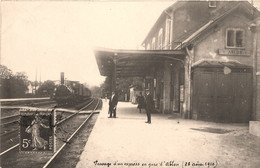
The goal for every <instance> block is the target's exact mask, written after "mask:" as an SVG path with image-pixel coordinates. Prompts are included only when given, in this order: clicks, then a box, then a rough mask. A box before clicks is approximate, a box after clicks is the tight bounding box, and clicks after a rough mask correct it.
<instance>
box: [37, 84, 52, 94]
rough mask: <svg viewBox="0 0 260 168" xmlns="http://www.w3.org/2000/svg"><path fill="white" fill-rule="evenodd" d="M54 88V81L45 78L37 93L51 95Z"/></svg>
mask: <svg viewBox="0 0 260 168" xmlns="http://www.w3.org/2000/svg"><path fill="white" fill-rule="evenodd" d="M54 89H55V83H54V82H53V81H51V80H47V81H45V82H43V84H42V85H41V86H40V87H39V89H38V92H37V94H38V95H39V96H52V95H53V92H54Z"/></svg>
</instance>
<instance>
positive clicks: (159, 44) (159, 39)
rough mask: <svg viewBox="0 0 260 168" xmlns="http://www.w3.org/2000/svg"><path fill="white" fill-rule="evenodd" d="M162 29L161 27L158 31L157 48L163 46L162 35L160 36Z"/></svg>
mask: <svg viewBox="0 0 260 168" xmlns="http://www.w3.org/2000/svg"><path fill="white" fill-rule="evenodd" d="M162 32H163V29H162V28H161V29H160V31H159V33H158V49H162V48H163V36H162Z"/></svg>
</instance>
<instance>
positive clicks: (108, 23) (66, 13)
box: [1, 1, 174, 85]
mask: <svg viewBox="0 0 260 168" xmlns="http://www.w3.org/2000/svg"><path fill="white" fill-rule="evenodd" d="M173 3H174V1H164V2H160V1H153V2H147V1H142V2H134V1H131V2H130V1H127V2H116V1H114V2H112V1H110V2H83V1H55V2H50V1H36V2H35V1H21V2H17V1H4V2H2V3H1V13H2V26H1V64H3V65H6V66H7V67H8V68H9V69H11V70H12V71H13V72H14V73H15V72H25V73H26V74H27V75H28V77H29V80H32V81H34V80H35V79H36V74H37V79H38V80H40V79H41V81H45V80H59V79H60V72H64V73H65V78H67V79H68V80H76V81H80V82H82V83H85V82H86V83H88V84H89V85H99V84H101V83H102V82H103V80H104V77H101V76H100V74H99V70H98V67H97V63H96V60H95V56H94V53H93V47H105V48H117V49H137V47H138V46H139V45H140V44H141V43H142V41H143V40H144V38H145V36H146V35H147V34H148V32H149V30H150V29H151V27H152V25H153V24H154V23H155V21H156V20H157V18H158V17H159V15H160V14H161V12H162V11H163V10H164V9H165V8H167V7H168V6H169V5H171V4H173Z"/></svg>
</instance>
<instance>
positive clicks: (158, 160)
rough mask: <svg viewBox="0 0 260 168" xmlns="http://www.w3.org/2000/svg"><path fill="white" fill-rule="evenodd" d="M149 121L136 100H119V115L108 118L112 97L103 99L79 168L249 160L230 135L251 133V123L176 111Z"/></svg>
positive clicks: (223, 163)
mask: <svg viewBox="0 0 260 168" xmlns="http://www.w3.org/2000/svg"><path fill="white" fill-rule="evenodd" d="M145 121H146V114H145V110H142V113H139V111H138V109H137V105H133V104H131V103H130V102H119V103H118V106H117V118H108V100H107V101H106V100H103V108H102V110H101V112H100V115H99V117H98V119H97V121H96V124H95V126H94V128H93V130H92V133H91V135H90V137H89V139H88V142H87V143H86V146H85V147H84V151H83V152H82V154H81V157H80V160H79V162H78V164H77V166H76V167H77V168H92V167H93V168H94V167H100V168H101V167H117V168H124V167H131V168H132V167H143V168H144V167H148V168H152V167H199V165H200V168H202V167H230V166H231V167H232V166H235V165H236V164H244V162H246V160H247V156H243V158H242V160H241V158H239V156H240V157H241V151H240V152H239V151H237V146H232V143H235V142H234V141H233V139H231V140H230V141H231V142H229V137H232V136H234V135H236V136H240V135H241V136H242V135H243V136H244V134H246V135H248V124H223V123H212V122H204V121H195V120H187V119H181V118H178V115H172V114H167V115H164V114H152V123H151V124H147V123H145ZM203 130H206V131H203ZM212 130H213V132H212ZM221 130H222V131H221ZM214 131H215V133H214ZM248 136H250V135H248ZM257 140H258V139H257ZM229 143H231V144H229ZM252 143H254V141H253V142H252ZM257 145H259V144H257ZM252 157H254V155H250V158H248V159H253V158H252ZM256 157H258V156H256ZM256 162H258V163H259V161H257V160H256ZM258 163H256V164H258ZM192 164H193V166H192ZM195 164H197V166H195ZM217 165H218V166H217ZM220 165H221V166H220Z"/></svg>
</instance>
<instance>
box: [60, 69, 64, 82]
mask: <svg viewBox="0 0 260 168" xmlns="http://www.w3.org/2000/svg"><path fill="white" fill-rule="evenodd" d="M60 84H61V85H64V72H61V73H60Z"/></svg>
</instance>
